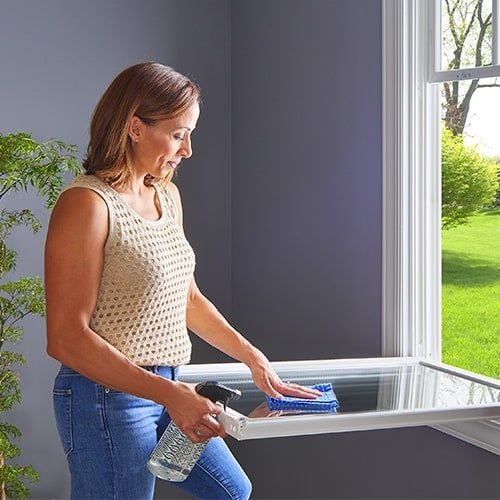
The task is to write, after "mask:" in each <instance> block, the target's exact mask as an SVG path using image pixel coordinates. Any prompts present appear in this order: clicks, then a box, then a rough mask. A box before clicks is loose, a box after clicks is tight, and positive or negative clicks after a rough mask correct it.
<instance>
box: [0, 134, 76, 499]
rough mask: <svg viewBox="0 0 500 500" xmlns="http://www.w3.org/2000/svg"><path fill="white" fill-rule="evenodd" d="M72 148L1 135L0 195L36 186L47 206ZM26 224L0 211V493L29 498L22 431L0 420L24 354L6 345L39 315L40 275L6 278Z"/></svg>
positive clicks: (18, 215)
mask: <svg viewBox="0 0 500 500" xmlns="http://www.w3.org/2000/svg"><path fill="white" fill-rule="evenodd" d="M75 153H76V147H75V146H72V145H67V144H65V143H63V142H61V141H57V140H55V139H51V140H49V141H47V142H42V143H40V142H37V141H35V140H34V139H32V138H31V135H30V134H28V133H25V132H18V133H15V134H8V135H3V134H0V200H2V201H3V199H4V197H6V196H7V195H8V194H11V193H15V192H19V191H27V190H28V189H29V188H31V187H33V188H35V190H36V192H37V194H38V195H40V196H42V197H44V198H45V200H46V207H47V208H49V207H51V206H52V205H53V204H54V203H55V200H56V198H57V195H58V193H59V192H60V190H61V188H62V185H63V177H62V174H63V173H64V172H68V171H70V172H73V173H75V174H76V173H77V172H79V166H78V162H77V160H76V157H75ZM21 225H23V226H27V227H28V228H29V229H31V230H32V231H33V232H37V231H38V230H39V229H40V227H41V224H40V222H39V221H38V219H37V218H36V217H35V215H34V214H33V213H32V212H31V211H30V210H28V209H23V210H8V209H7V208H5V207H3V208H1V210H0V498H1V499H2V500H5V499H6V498H28V497H29V489H28V487H27V486H26V484H25V481H31V482H33V481H37V480H38V473H37V472H36V471H35V470H34V469H33V467H31V466H30V465H20V464H18V463H16V461H15V459H16V458H17V457H18V456H19V455H20V453H21V451H20V448H19V446H17V445H16V444H15V441H16V440H19V439H20V438H21V437H22V434H21V431H20V430H19V429H18V428H17V427H16V426H14V425H11V424H9V423H8V422H5V421H4V418H5V413H6V412H8V411H10V410H11V409H12V408H13V406H14V405H15V404H18V403H20V402H21V391H20V387H19V380H20V377H19V373H18V372H17V371H16V366H17V367H19V365H22V364H23V363H24V362H25V358H24V357H23V356H22V355H21V354H19V353H16V352H14V351H12V350H8V349H7V347H11V346H13V345H15V344H16V343H17V342H18V341H19V340H20V339H21V337H22V334H23V327H22V326H21V323H22V320H23V319H24V318H25V317H26V316H28V315H30V314H35V315H39V316H44V314H45V303H44V290H43V284H42V281H41V279H40V278H39V277H21V278H19V279H17V280H15V281H7V280H6V275H7V274H8V273H9V272H10V271H13V270H14V269H15V265H16V259H17V255H18V254H17V252H16V251H15V250H13V249H11V248H9V247H7V240H8V237H9V236H10V234H11V232H12V229H13V228H14V227H16V226H21Z"/></svg>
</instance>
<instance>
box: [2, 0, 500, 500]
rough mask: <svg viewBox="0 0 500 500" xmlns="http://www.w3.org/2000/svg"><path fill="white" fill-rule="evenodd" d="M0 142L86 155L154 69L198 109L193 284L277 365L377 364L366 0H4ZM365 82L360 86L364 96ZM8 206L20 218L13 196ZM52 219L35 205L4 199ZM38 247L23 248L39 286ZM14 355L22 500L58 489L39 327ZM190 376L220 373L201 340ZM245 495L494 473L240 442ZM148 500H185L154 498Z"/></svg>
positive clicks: (451, 459) (365, 447)
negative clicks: (128, 83)
mask: <svg viewBox="0 0 500 500" xmlns="http://www.w3.org/2000/svg"><path fill="white" fill-rule="evenodd" d="M0 14H1V15H0V68H1V88H2V93H1V94H0V109H1V112H0V130H1V131H2V132H6V131H14V130H21V129H23V130H30V131H32V132H33V133H34V135H35V137H37V138H39V139H45V138H48V137H51V136H56V137H58V138H60V139H63V140H66V141H69V142H76V143H78V145H79V146H80V148H81V150H82V151H83V150H84V148H85V145H86V134H87V132H86V131H87V126H88V120H89V117H90V113H91V112H92V109H93V107H94V105H95V102H96V100H97V99H98V97H99V96H100V94H101V92H102V91H103V89H104V87H105V86H106V85H107V84H108V83H109V81H110V79H111V78H112V77H113V76H114V75H115V74H116V72H117V71H119V70H120V69H122V68H123V67H124V66H127V65H129V64H132V63H134V62H137V61H140V60H145V59H155V60H159V61H162V62H164V63H167V64H171V65H173V66H174V67H176V68H178V69H179V70H180V71H183V72H186V73H188V74H190V75H192V76H193V77H195V78H196V79H197V80H198V81H199V82H200V84H201V86H202V87H203V90H204V101H205V104H204V109H203V113H202V118H201V119H200V123H199V127H198V130H197V132H196V134H195V136H194V141H195V142H194V148H195V154H194V156H193V158H192V159H190V160H189V161H188V162H186V163H185V164H184V166H183V168H182V170H181V172H180V175H179V179H178V183H179V185H180V186H181V189H182V190H183V197H184V204H185V212H186V213H185V218H186V222H187V232H188V235H189V238H190V239H191V241H192V243H193V245H194V247H195V250H196V252H197V259H198V274H197V276H198V281H199V283H200V285H201V287H202V289H204V290H205V292H207V295H209V296H210V297H211V298H212V299H213V300H214V302H215V303H216V304H217V305H218V306H219V307H220V309H221V310H222V311H223V312H224V313H225V314H227V315H228V316H230V317H231V319H232V321H233V323H234V324H235V325H236V326H238V327H239V328H241V330H242V331H243V332H244V333H245V334H246V335H247V336H248V337H250V338H251V339H252V340H253V341H254V342H255V343H256V344H257V345H259V346H261V347H262V348H263V349H264V350H265V351H266V352H267V353H268V355H269V356H270V357H271V358H272V359H301V358H310V359H312V358H326V357H359V356H378V355H380V352H381V347H380V345H381V332H380V304H381V292H380V288H381V266H380V262H381V99H380V95H381V44H380V38H381V17H380V16H381V5H380V2H379V1H375V0H350V1H349V2H344V1H341V0H313V1H306V0H271V1H269V0H268V1H264V0H252V1H245V0H232V1H231V2H230V1H229V0H146V1H143V2H141V3H139V4H138V3H137V2H132V1H131V0H107V1H106V2H100V1H97V0H87V1H85V2H77V1H66V0H44V1H43V2H39V1H35V0H21V1H19V0H0ZM367 82H368V84H367ZM9 203H14V201H13V200H11V201H9ZM15 203H16V204H19V205H20V206H30V207H32V208H33V209H34V210H36V211H37V213H39V214H40V217H41V219H42V220H43V221H46V218H47V213H46V211H44V209H43V207H42V205H41V203H40V202H39V200H37V199H36V198H35V197H34V196H33V195H28V196H26V197H23V198H22V199H20V200H18V201H16V202H15ZM43 237H44V234H43V231H42V233H41V234H39V235H38V236H37V237H32V236H30V235H28V234H26V233H25V232H23V231H19V232H18V233H16V236H15V240H14V241H13V243H15V244H16V247H17V248H18V249H19V250H20V252H21V253H22V257H21V260H20V262H19V266H18V273H19V274H21V273H22V274H41V272H42V270H41V269H42V267H41V265H42V264H41V253H42V246H43ZM25 326H26V335H25V340H24V341H23V343H22V345H21V346H20V347H21V349H22V350H23V352H24V353H25V354H26V356H27V358H28V363H27V365H26V367H24V368H23V369H22V375H23V394H24V404H23V405H22V407H19V408H18V409H16V411H15V412H13V413H12V415H11V417H9V418H12V420H13V421H14V422H16V423H18V424H19V425H20V427H21V428H22V429H23V431H24V434H25V438H24V440H23V442H22V446H23V457H24V459H25V460H26V461H30V462H31V463H33V464H34V465H35V467H36V468H37V469H38V470H39V471H40V472H41V473H42V481H41V482H40V483H39V484H38V485H35V486H33V487H32V492H33V497H34V498H40V499H41V498H58V499H59V498H64V497H65V496H67V491H68V475H67V472H66V465H65V461H64V457H63V455H62V452H61V451H60V449H59V443H58V441H57V437H56V433H55V426H54V424H53V419H52V408H51V401H50V397H51V396H50V392H51V383H52V377H53V374H54V372H55V369H56V364H55V363H53V362H52V361H51V360H49V359H48V358H47V357H46V355H45V344H44V331H43V322H41V321H39V320H36V319H32V320H30V321H28V322H27V323H26V325H25ZM195 347H196V351H195V354H194V356H193V358H194V361H197V362H204V361H212V360H214V359H224V358H223V357H222V356H216V355H215V354H214V353H213V352H212V350H211V349H209V348H207V347H204V346H202V345H198V343H197V344H196V346H195ZM228 442H229V444H230V445H231V447H232V448H233V449H234V451H235V453H236V454H237V456H238V457H239V459H240V460H241V462H242V464H243V465H244V467H245V468H246V470H247V471H248V472H249V474H250V476H251V477H252V480H253V482H254V487H255V498H495V497H496V496H497V493H498V491H500V478H499V475H498V466H499V458H498V457H497V456H495V455H492V454H489V453H487V452H484V451H482V450H479V449H477V448H474V447H472V446H470V445H467V444H465V443H462V442H459V441H457V440H455V439H452V438H450V437H448V436H445V435H443V434H441V433H439V432H437V431H433V430H431V429H427V428H417V429H403V430H401V429H400V430H391V431H377V432H359V433H350V434H339V435H329V436H315V437H303V438H291V439H276V440H264V441H250V442H241V443H237V442H235V441H234V440H228ZM157 493H158V495H157V496H158V498H182V494H180V493H178V492H177V491H176V490H174V489H173V488H172V487H171V486H170V485H166V484H164V483H161V484H159V485H158V488H157Z"/></svg>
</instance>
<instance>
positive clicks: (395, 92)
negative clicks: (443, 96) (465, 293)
mask: <svg viewBox="0 0 500 500" xmlns="http://www.w3.org/2000/svg"><path fill="white" fill-rule="evenodd" d="M382 9H383V10H382V20H383V26H382V28H383V40H382V44H383V47H382V52H383V96H382V98H383V262H382V272H383V282H382V287H383V290H382V300H383V311H382V322H383V324H382V354H383V356H402V357H412V356H414V357H421V358H429V359H431V360H433V361H436V362H439V361H440V360H441V172H440V168H439V163H440V133H439V86H438V85H433V84H432V83H431V82H430V78H429V77H430V75H431V72H430V71H429V61H430V59H431V58H432V57H433V54H435V46H433V45H432V40H433V36H434V35H435V34H434V30H433V26H431V23H430V19H432V15H434V12H435V11H431V9H435V0H382ZM429 42H430V43H429ZM446 80H450V78H448V77H447V78H446ZM436 428H438V429H439V430H441V431H443V432H446V433H448V434H450V435H453V436H455V437H457V438H459V439H462V440H465V441H467V442H469V443H473V444H475V445H477V446H480V447H481V448H484V449H486V450H488V451H491V452H493V453H497V454H499V455H500V432H499V431H500V422H498V421H473V422H470V421H469V422H458V423H457V422H455V423H453V424H451V423H450V424H446V425H439V426H436Z"/></svg>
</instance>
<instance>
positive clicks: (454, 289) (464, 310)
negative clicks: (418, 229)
mask: <svg viewBox="0 0 500 500" xmlns="http://www.w3.org/2000/svg"><path fill="white" fill-rule="evenodd" d="M442 248H443V276H442V279H443V290H442V294H443V298H442V315H443V318H442V327H443V334H442V340H443V349H442V354H443V362H445V363H448V364H451V365H455V366H458V367H461V368H465V369H467V370H472V371H475V372H478V373H482V374H483V375H488V376H490V377H494V378H498V379H500V209H495V210H488V211H485V212H482V213H481V214H479V215H476V216H474V217H472V218H471V220H470V224H469V225H465V226H459V227H456V228H453V229H448V230H446V231H443V236H442Z"/></svg>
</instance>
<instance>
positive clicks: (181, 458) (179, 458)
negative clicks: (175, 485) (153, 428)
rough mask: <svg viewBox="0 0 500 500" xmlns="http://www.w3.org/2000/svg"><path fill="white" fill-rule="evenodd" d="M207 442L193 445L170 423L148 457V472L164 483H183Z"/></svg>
mask: <svg viewBox="0 0 500 500" xmlns="http://www.w3.org/2000/svg"><path fill="white" fill-rule="evenodd" d="M207 443H208V441H203V442H202V443H193V442H192V441H191V440H190V439H189V438H188V437H187V436H186V435H185V434H184V433H183V432H182V431H181V430H180V429H179V427H177V425H175V423H174V422H170V424H169V425H168V427H167V429H166V430H165V432H164V433H163V435H162V437H161V438H160V440H159V441H158V443H157V445H156V447H155V449H154V450H153V453H151V456H150V457H149V460H148V463H147V466H148V469H149V471H150V472H151V473H152V474H154V475H155V476H156V477H159V478H160V479H165V480H166V481H172V482H180V481H184V480H185V479H186V478H187V477H188V476H189V473H190V472H191V471H192V470H193V467H194V465H195V464H196V462H197V461H198V458H200V455H201V454H202V452H203V450H204V449H205V446H206V445H207Z"/></svg>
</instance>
